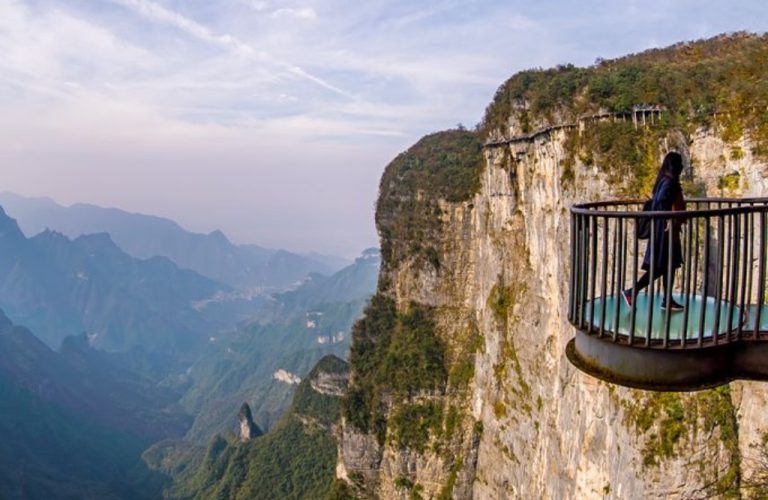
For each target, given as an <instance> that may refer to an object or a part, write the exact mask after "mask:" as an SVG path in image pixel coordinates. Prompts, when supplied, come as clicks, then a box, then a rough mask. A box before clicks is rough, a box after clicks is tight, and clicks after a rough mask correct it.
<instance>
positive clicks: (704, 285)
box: [696, 216, 710, 347]
mask: <svg viewBox="0 0 768 500" xmlns="http://www.w3.org/2000/svg"><path fill="white" fill-rule="evenodd" d="M709 226H710V222H709V217H708V216H706V217H705V218H704V257H703V259H702V260H703V262H704V263H703V266H704V276H703V277H702V281H701V307H700V308H699V338H698V340H697V342H696V345H697V346H698V347H701V344H702V341H703V337H704V321H705V320H706V319H707V303H708V297H707V289H708V288H709V238H710V227H709Z"/></svg>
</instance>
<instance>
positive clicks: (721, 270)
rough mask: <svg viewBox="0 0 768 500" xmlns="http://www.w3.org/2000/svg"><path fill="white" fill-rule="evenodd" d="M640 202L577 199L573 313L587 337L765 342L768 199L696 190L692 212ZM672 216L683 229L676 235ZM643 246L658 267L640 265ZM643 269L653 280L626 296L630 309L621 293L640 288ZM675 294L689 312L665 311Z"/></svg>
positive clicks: (659, 344)
mask: <svg viewBox="0 0 768 500" xmlns="http://www.w3.org/2000/svg"><path fill="white" fill-rule="evenodd" d="M642 204H643V200H608V201H597V202H590V203H580V204H576V205H573V206H572V207H571V210H570V211H571V241H570V243H571V272H572V275H571V279H570V282H569V284H570V301H569V308H568V317H569V321H570V322H571V323H572V324H573V325H574V326H575V327H576V328H578V329H579V330H581V331H582V332H584V333H586V334H587V335H590V336H594V337H597V338H598V339H601V340H605V341H606V342H612V343H616V344H623V345H628V346H631V347H640V348H651V349H701V348H707V347H712V346H717V345H723V344H729V343H734V342H738V341H741V340H749V341H763V340H768V293H767V290H768V283H767V282H766V279H768V273H766V268H765V266H766V264H767V262H766V261H767V260H768V259H766V255H767V254H768V242H766V239H767V236H768V235H766V231H768V222H767V220H766V219H768V198H692V199H688V200H687V204H688V206H689V207H692V208H693V209H692V210H687V211H649V212H643V211H641V208H642ZM640 220H647V221H649V222H650V225H651V232H650V238H649V239H648V240H647V242H643V241H642V240H638V239H637V237H636V234H637V233H636V231H637V224H638V221H640ZM671 220H674V221H676V224H675V225H674V226H673V227H675V230H674V231H675V233H674V234H678V235H679V236H675V237H671V238H670V237H669V236H668V235H669V234H670V233H668V232H666V229H664V228H666V227H667V226H666V224H667V222H668V221H671ZM646 253H647V259H648V260H649V261H650V262H653V263H655V265H650V266H645V267H644V266H643V261H644V260H645V258H646ZM676 254H679V256H680V257H681V258H682V262H678V259H673V258H672V256H673V255H676ZM661 261H663V262H661ZM646 269H647V271H648V275H649V276H648V278H649V280H650V284H649V285H648V287H647V288H646V289H645V290H643V291H642V292H640V291H638V292H637V293H635V294H634V295H632V294H631V293H630V294H629V295H630V296H631V298H632V299H633V300H631V307H628V306H627V304H625V303H624V298H623V296H622V291H624V290H632V289H634V287H635V286H637V284H638V282H639V281H641V276H642V275H643V274H644V273H645V272H646ZM667 289H670V290H671V294H669V295H668V294H667V293H666V290H667ZM670 300H672V301H677V302H680V303H681V304H682V305H683V306H684V308H683V310H682V311H679V312H673V311H666V310H665V309H662V305H664V306H665V307H667V306H670V305H671V303H670V302H669V301H670ZM763 323H766V324H763Z"/></svg>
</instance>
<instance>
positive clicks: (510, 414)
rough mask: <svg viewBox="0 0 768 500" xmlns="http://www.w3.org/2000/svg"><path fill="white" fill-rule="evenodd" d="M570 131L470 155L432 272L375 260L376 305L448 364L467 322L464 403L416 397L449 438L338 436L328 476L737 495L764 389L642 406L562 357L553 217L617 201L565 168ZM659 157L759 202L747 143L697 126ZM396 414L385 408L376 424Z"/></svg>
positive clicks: (565, 278)
mask: <svg viewBox="0 0 768 500" xmlns="http://www.w3.org/2000/svg"><path fill="white" fill-rule="evenodd" d="M571 133H574V132H571V131H567V130H556V131H553V132H552V133H550V134H544V135H541V136H537V137H536V138H535V139H534V140H531V141H528V142H526V143H516V144H509V145H505V146H499V147H493V148H486V149H485V150H484V154H485V160H486V161H485V166H484V169H483V173H482V178H481V186H480V189H479V191H478V192H477V194H476V195H475V196H474V197H472V198H471V199H469V200H467V201H464V202H457V203H448V202H445V201H442V200H440V201H439V207H440V210H439V213H440V215H439V218H440V220H439V222H440V225H439V230H438V231H436V232H434V233H433V234H430V235H428V239H430V242H431V244H432V245H433V246H434V247H435V248H436V249H437V256H438V257H439V267H436V266H435V265H430V264H429V262H426V261H424V260H423V259H421V260H420V259H417V258H412V259H399V260H397V261H388V260H387V259H386V258H385V260H384V262H383V264H382V270H381V275H380V292H382V293H386V294H387V295H389V296H391V297H393V298H394V299H395V301H396V303H397V305H398V307H399V308H405V307H407V304H409V303H411V302H417V303H420V304H426V305H429V306H433V307H434V308H435V311H436V324H437V329H438V332H439V335H440V336H441V338H443V339H445V340H446V342H447V344H448V346H449V351H450V350H453V351H455V350H457V349H460V346H459V345H458V344H457V342H458V341H457V340H456V339H459V338H461V335H462V333H461V332H463V331H465V330H466V329H467V328H468V327H469V326H468V325H471V326H472V327H474V328H476V329H477V330H478V331H479V334H480V336H481V339H482V341H481V345H480V346H479V348H478V349H477V351H476V354H475V358H474V371H473V377H472V380H471V382H470V384H469V389H468V390H467V391H466V392H465V393H456V392H451V391H450V390H449V391H448V392H447V393H444V394H423V395H420V396H418V397H420V398H422V399H424V398H433V399H435V400H439V401H440V402H441V403H443V404H444V406H443V408H451V407H455V408H457V409H458V410H459V415H460V418H459V421H458V424H457V428H456V430H455V431H453V432H452V434H451V436H452V437H451V438H450V439H449V440H446V438H445V436H443V437H441V438H440V439H438V438H433V439H432V441H430V443H431V446H427V447H425V449H424V450H421V451H418V450H413V449H408V448H405V449H400V448H399V447H397V446H395V445H394V444H393V442H392V440H391V439H390V437H391V436H389V435H388V436H387V438H386V439H385V440H384V442H383V444H380V442H379V441H377V439H376V438H375V437H374V436H373V435H368V434H361V433H360V432H359V431H357V430H356V429H354V428H353V427H351V426H350V425H348V424H347V425H343V428H342V432H341V443H340V447H339V464H338V467H337V473H338V475H339V477H341V478H342V479H350V478H353V479H354V480H356V481H357V482H361V481H362V483H363V484H364V485H365V486H366V488H367V491H368V492H372V493H373V494H374V495H376V496H380V497H381V498H407V497H408V495H409V494H410V493H411V492H412V491H414V489H415V490H416V491H417V492H418V493H419V494H420V495H421V496H422V497H424V498H430V497H436V496H438V495H440V494H441V493H442V494H446V493H447V494H449V496H451V497H453V498H478V499H507V498H622V499H624V498H638V499H640V498H662V497H663V498H696V497H704V496H707V495H715V496H718V495H722V494H727V493H738V491H739V488H740V481H741V479H742V478H748V477H749V476H750V475H751V474H752V471H751V468H752V467H754V464H755V460H748V459H747V458H749V457H751V456H754V454H755V453H756V452H755V446H757V445H759V444H760V443H761V439H762V436H764V435H765V433H766V431H768V412H766V411H765V403H766V401H767V400H768V385H766V384H761V383H755V382H749V383H746V382H736V383H733V384H731V385H730V386H725V387H723V388H720V389H717V390H714V391H703V392H699V393H690V394H679V393H651V392H644V391H639V390H630V389H626V388H623V387H619V386H614V385H610V384H606V383H604V382H601V381H598V380H596V379H594V378H591V377H589V376H587V375H584V374H582V373H581V372H579V371H578V370H576V369H575V368H574V367H573V366H572V365H571V364H570V363H569V362H568V360H567V359H566V357H565V347H566V344H567V342H568V341H569V340H570V339H571V338H572V337H573V329H572V327H571V325H570V324H569V323H568V321H567V300H568V284H569V279H570V273H571V270H570V269H569V251H570V249H569V242H570V233H569V231H570V218H569V217H570V215H569V211H568V209H569V207H570V206H571V205H572V204H574V203H577V202H585V201H596V200H606V199H611V198H625V197H627V196H628V195H629V194H630V193H627V184H626V183H624V181H623V180H622V179H621V178H617V177H616V176H615V175H612V173H611V168H610V165H601V164H599V163H597V162H592V163H591V164H585V162H583V161H582V160H581V159H580V158H579V157H578V156H577V157H576V158H575V161H573V162H572V163H570V164H569V161H570V160H569V158H572V156H570V155H569V152H568V150H567V149H568V141H569V134H571ZM734 147H739V150H740V151H742V152H743V154H742V155H732V154H731V150H732V149H733V148H734ZM668 148H675V149H678V150H681V151H682V152H683V153H684V154H685V155H686V156H687V162H688V163H689V165H690V166H689V168H688V169H687V172H688V175H689V179H688V182H689V183H690V184H692V185H694V186H697V189H699V190H700V192H701V193H702V194H706V195H709V196H720V195H726V196H766V195H768V179H767V178H766V173H765V172H766V167H768V165H766V162H765V160H763V159H760V158H756V157H753V156H752V154H751V153H750V151H751V146H750V144H749V140H748V139H747V138H743V139H742V140H741V141H740V143H739V144H737V145H733V144H727V143H725V142H724V141H723V140H722V139H720V136H719V135H718V133H716V131H714V130H710V129H699V130H696V131H695V132H694V133H693V134H689V135H686V134H684V133H682V132H680V131H674V132H673V133H670V134H669V136H668V137H667V138H666V139H664V140H663V143H662V144H660V145H659V148H658V150H659V151H660V153H661V154H660V156H659V158H658V164H660V163H661V159H662V157H661V156H662V155H663V152H665V151H666V149H668ZM731 158H738V159H731ZM565 165H568V167H566V166H565ZM724 176H731V178H732V179H733V180H732V181H731V182H728V183H724V182H723V181H722V179H723V177H724ZM724 184H725V185H726V186H727V188H725V187H724ZM637 194H641V193H637ZM644 194H646V195H647V193H644ZM380 230H381V227H380ZM354 376H355V375H354V372H353V374H352V377H353V378H354ZM401 404H402V402H399V401H389V402H388V408H389V415H392V414H393V412H394V410H395V409H396V408H397V407H398V405H401ZM437 444H441V445H443V447H442V449H440V447H439V446H437ZM446 447H447V448H448V449H447V451H446V449H445V448H446ZM352 482H354V481H352Z"/></svg>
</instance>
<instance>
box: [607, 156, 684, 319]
mask: <svg viewBox="0 0 768 500" xmlns="http://www.w3.org/2000/svg"><path fill="white" fill-rule="evenodd" d="M682 171H683V157H682V156H680V154H679V153H674V152H670V153H667V155H666V156H665V157H664V161H663V162H662V164H661V168H660V169H659V173H658V174H657V175H656V184H655V185H654V186H653V201H652V204H651V210H652V211H681V210H685V199H684V198H683V189H682V187H681V186H680V174H681V173H682ZM678 220H679V219H667V220H662V219H656V222H655V230H654V234H653V247H651V245H650V241H649V244H648V248H647V249H646V251H645V259H643V266H642V267H643V270H644V271H645V274H643V276H642V277H641V278H640V279H639V280H638V281H637V283H636V284H635V286H634V287H632V288H628V289H626V290H624V291H623V292H622V295H623V297H624V301H625V302H626V303H627V305H628V306H630V307H631V306H632V301H633V300H635V297H636V296H637V292H639V291H641V290H643V289H644V288H646V287H647V286H648V285H649V284H650V279H651V278H650V276H651V274H653V279H654V281H655V280H656V279H657V278H662V277H663V278H664V280H663V282H664V300H663V301H662V304H661V308H662V309H664V310H670V311H682V310H683V306H682V305H681V304H679V303H678V302H676V301H675V300H674V299H673V298H672V289H673V288H674V283H675V271H676V270H677V268H678V267H680V266H681V265H682V264H683V250H682V245H681V244H680V225H681V224H682V221H681V220H680V221H678ZM669 238H672V254H671V255H670V253H669V251H670V245H669V243H670V241H669ZM652 257H653V261H651V258H652ZM670 263H671V269H672V273H671V274H672V275H671V276H669V277H668V276H667V271H668V270H669V269H670V265H669V264H670ZM651 271H652V272H651Z"/></svg>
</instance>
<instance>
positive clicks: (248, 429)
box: [238, 403, 262, 443]
mask: <svg viewBox="0 0 768 500" xmlns="http://www.w3.org/2000/svg"><path fill="white" fill-rule="evenodd" d="M238 419H239V420H240V441H241V442H243V443H245V442H246V441H250V440H251V439H253V438H256V437H259V436H261V435H262V432H261V429H259V426H257V425H256V424H255V423H254V422H253V415H252V414H251V407H250V406H248V403H243V405H242V406H241V407H240V413H239V414H238Z"/></svg>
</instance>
